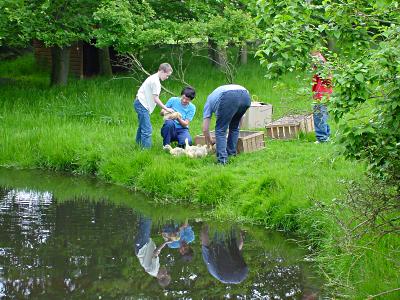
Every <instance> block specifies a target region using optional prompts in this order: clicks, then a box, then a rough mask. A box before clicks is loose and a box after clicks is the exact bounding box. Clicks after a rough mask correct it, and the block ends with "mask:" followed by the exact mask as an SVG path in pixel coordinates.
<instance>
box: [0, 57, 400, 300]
mask: <svg viewBox="0 0 400 300" xmlns="http://www.w3.org/2000/svg"><path fill="white" fill-rule="evenodd" d="M151 58H153V60H151ZM165 60H167V59H166V56H163V54H162V53H160V52H159V51H158V52H153V53H151V55H149V56H148V61H145V67H146V68H147V69H149V70H152V71H155V69H156V67H157V65H158V64H159V63H160V62H163V61H165ZM128 77H129V75H123V76H121V77H119V78H115V79H112V80H110V79H105V78H93V79H87V80H77V79H74V78H71V79H70V82H69V85H68V86H66V87H56V88H49V87H48V82H49V81H48V77H47V74H46V73H45V71H44V70H40V69H39V70H38V69H37V68H36V66H35V64H34V61H33V57H32V56H25V57H22V58H19V59H17V60H15V61H8V62H2V63H0V78H11V79H13V80H0V85H1V90H0V99H1V100H0V123H1V131H0V165H3V166H13V167H17V168H44V169H51V170H63V171H69V172H71V173H72V174H94V175H96V176H97V177H99V178H101V179H103V180H105V181H108V182H112V183H115V184H119V185H124V186H127V187H131V188H136V189H139V190H141V191H143V192H145V193H147V194H149V195H151V196H152V197H153V199H154V200H155V201H158V202H162V203H189V204H196V205H206V206H208V207H210V216H211V217H213V218H220V219H226V218H231V219H236V220H242V221H246V222H252V223H258V224H263V225H264V226H266V227H269V228H275V229H279V230H287V231H298V232H302V233H303V234H304V235H305V236H307V237H308V238H309V242H312V241H314V242H315V243H316V244H318V247H319V249H320V250H321V252H319V255H320V256H319V257H320V258H321V260H320V261H323V260H322V258H323V257H324V255H325V257H331V255H332V252H334V251H335V245H334V244H332V243H330V241H331V240H332V239H331V237H332V236H333V235H334V234H335V226H334V225H332V220H326V219H324V218H326V216H322V215H318V214H315V213H314V214H310V215H306V213H305V212H306V211H307V209H308V208H310V207H312V205H313V201H314V200H319V201H321V202H323V203H330V201H332V199H333V198H336V197H340V196H341V195H342V193H344V192H345V189H344V186H343V184H342V182H343V181H348V180H351V179H355V180H362V179H363V176H364V175H363V174H364V170H365V166H364V165H363V164H361V163H356V162H351V161H346V160H344V159H343V158H342V157H341V156H340V155H338V146H337V145H336V144H335V143H332V144H320V145H315V144H314V143H312V141H313V140H314V138H313V136H312V135H306V136H303V137H302V138H300V139H297V140H292V141H271V140H267V141H266V148H265V149H264V150H261V151H258V152H255V153H248V154H241V155H239V156H237V157H235V158H234V159H232V160H231V163H230V164H228V165H227V166H219V165H216V164H215V158H214V157H207V158H204V159H196V160H194V159H189V158H186V157H178V158H175V157H171V156H170V155H169V154H167V153H165V152H163V151H162V147H161V146H162V139H161V136H160V132H159V131H160V128H161V126H162V122H163V121H162V118H161V117H160V116H159V109H156V110H155V112H154V113H153V114H152V116H151V120H152V124H153V130H154V131H153V143H154V147H153V148H152V149H151V150H141V149H140V148H138V147H137V146H136V145H135V143H134V140H135V130H136V126H137V117H136V114H135V112H134V110H133V106H132V102H133V99H134V97H135V93H136V91H137V89H138V86H139V85H140V82H141V80H143V79H144V78H145V77H144V76H142V77H141V78H139V80H134V79H132V78H128ZM186 81H187V82H189V83H190V84H192V85H193V86H194V87H195V88H196V91H197V97H196V99H195V100H194V102H193V103H194V104H195V105H196V106H197V114H196V116H195V119H194V120H193V122H191V124H190V131H191V133H192V135H196V134H199V133H200V132H201V121H202V117H201V116H202V109H203V107H204V103H205V100H206V97H207V95H208V94H209V93H210V92H211V91H212V90H213V89H214V88H216V87H218V86H219V85H221V84H224V83H225V79H224V76H223V74H222V73H221V72H218V71H217V70H216V69H215V68H213V67H212V66H210V65H209V63H208V62H207V61H206V60H202V59H197V60H194V61H193V62H192V63H191V65H190V67H189V68H188V72H187V74H186ZM309 81H310V77H309V75H308V74H303V73H298V74H289V75H287V76H284V77H283V78H282V79H281V80H280V81H271V80H266V79H265V78H264V71H263V70H262V68H260V66H259V65H258V63H257V62H256V61H253V60H251V61H250V63H249V64H248V65H245V66H240V67H239V68H238V73H237V77H236V83H238V84H241V85H243V86H245V87H246V88H248V89H249V91H250V92H251V94H252V95H253V96H254V97H255V98H257V99H258V100H260V101H264V102H268V103H271V104H273V105H274V118H276V117H279V116H282V115H284V114H285V113H289V112H311V100H310V98H311V97H310V94H309V93H308V91H309V89H310V82H309ZM164 83H165V86H166V87H167V88H168V89H170V90H172V91H174V93H175V94H176V95H179V93H180V90H181V88H182V87H183V84H182V83H180V82H177V81H174V80H173V78H172V79H170V80H167V81H165V82H164ZM169 96H170V95H167V94H166V93H165V92H163V93H162V96H161V98H162V100H163V101H164V102H165V101H166V100H167V99H168V98H169ZM333 128H335V126H334V124H333ZM377 247H378V248H377V249H378V250H379V251H384V249H385V248H384V247H383V246H381V245H378V246H377ZM369 255H371V259H376V257H374V253H373V252H371V253H370V254H369ZM346 259H347V258H345V257H344V258H343V259H342V260H339V262H338V263H331V264H329V262H326V261H325V262H324V264H326V266H328V267H329V268H331V269H330V272H331V274H334V273H335V272H337V273H338V274H339V273H340V274H341V273H342V272H344V270H349V266H348V265H346ZM360 263H361V261H360ZM362 263H363V265H362V267H363V268H365V272H363V274H364V275H365V276H367V277H366V279H364V280H363V281H362V282H360V281H359V276H357V275H356V273H355V272H356V271H357V270H359V268H361V266H360V265H359V268H358V269H357V268H356V267H354V266H352V267H353V270H352V271H351V272H352V273H351V274H352V276H350V277H351V278H350V279H349V281H350V282H351V284H352V285H353V287H354V290H348V293H352V294H351V295H352V296H354V297H358V298H363V297H366V295H369V294H376V293H377V291H380V290H381V289H382V286H384V288H386V287H393V286H394V285H395V280H398V279H399V277H398V274H397V275H394V274H393V272H392V268H393V264H391V265H387V266H382V270H381V272H378V273H374V272H373V270H374V269H373V268H375V267H376V266H375V263H373V262H371V263H368V261H367V260H362ZM329 268H327V269H329ZM382 274H390V275H391V276H392V278H391V279H388V282H389V284H386V285H379V284H378V283H377V282H379V280H378V279H379V278H380V276H382ZM366 282H368V284H367V283H366ZM388 297H390V295H388Z"/></svg>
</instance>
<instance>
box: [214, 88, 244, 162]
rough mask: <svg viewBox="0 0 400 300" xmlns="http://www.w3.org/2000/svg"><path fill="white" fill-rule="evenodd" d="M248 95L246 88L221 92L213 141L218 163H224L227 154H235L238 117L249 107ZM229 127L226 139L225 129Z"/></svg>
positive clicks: (226, 159) (237, 137)
mask: <svg viewBox="0 0 400 300" xmlns="http://www.w3.org/2000/svg"><path fill="white" fill-rule="evenodd" d="M250 104H251V100H250V95H249V93H248V92H247V91H246V90H231V91H226V92H224V93H222V94H221V99H220V102H219V106H218V109H217V111H216V116H217V122H216V125H215V143H216V146H217V149H216V150H217V160H218V163H221V164H226V163H227V162H228V156H231V155H236V151H237V149H236V148H237V142H238V139H239V125H240V119H241V118H242V117H243V115H244V114H245V112H246V110H247V109H248V108H249V107H250ZM228 128H229V133H228V140H227V138H226V131H227V130H228Z"/></svg>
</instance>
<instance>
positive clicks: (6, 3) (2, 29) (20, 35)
mask: <svg viewBox="0 0 400 300" xmlns="http://www.w3.org/2000/svg"><path fill="white" fill-rule="evenodd" d="M27 18H28V10H27V8H26V7H25V6H24V1H23V0H3V1H1V2H0V46H4V45H8V46H11V47H15V46H25V45H26V44H27V42H29V40H30V31H31V30H32V29H31V28H29V27H28V26H26V25H25V23H26V21H27Z"/></svg>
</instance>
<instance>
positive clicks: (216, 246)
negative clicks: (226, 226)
mask: <svg viewBox="0 0 400 300" xmlns="http://www.w3.org/2000/svg"><path fill="white" fill-rule="evenodd" d="M200 238H201V245H202V247H201V248H202V254H203V260H204V262H205V264H206V266H207V269H208V272H210V274H211V275H212V276H214V277H215V278H217V279H218V280H219V281H221V282H222V283H227V284H229V283H233V284H238V283H241V282H242V281H243V280H244V279H245V278H246V277H247V275H248V272H249V270H248V268H247V265H246V263H245V261H244V259H243V256H242V247H243V235H242V233H240V234H239V238H238V237H237V232H236V230H233V229H232V230H231V233H230V234H229V235H228V236H226V235H225V234H223V233H220V232H215V234H214V236H213V239H212V240H210V238H209V230H208V225H204V226H203V228H202V230H201V235H200Z"/></svg>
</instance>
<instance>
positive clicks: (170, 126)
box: [161, 120, 192, 147]
mask: <svg viewBox="0 0 400 300" xmlns="http://www.w3.org/2000/svg"><path fill="white" fill-rule="evenodd" d="M161 136H162V137H163V145H164V146H165V145H169V144H171V142H174V141H177V142H178V146H179V147H184V146H185V139H188V142H189V145H192V137H191V136H190V133H189V128H176V127H175V122H174V121H173V120H166V121H165V122H164V125H163V127H162V128H161Z"/></svg>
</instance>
